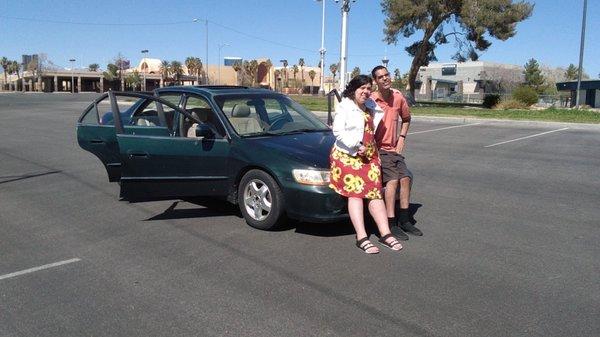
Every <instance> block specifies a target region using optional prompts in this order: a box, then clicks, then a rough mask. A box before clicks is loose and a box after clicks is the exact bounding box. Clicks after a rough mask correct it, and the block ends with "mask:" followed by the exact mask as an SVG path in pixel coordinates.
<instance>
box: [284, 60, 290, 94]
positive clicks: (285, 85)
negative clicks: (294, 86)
mask: <svg viewBox="0 0 600 337" xmlns="http://www.w3.org/2000/svg"><path fill="white" fill-rule="evenodd" d="M287 67H288V61H287V60H283V74H284V77H285V83H284V87H286V88H287V87H289V86H290V84H289V83H288V82H289V78H288V72H287Z"/></svg>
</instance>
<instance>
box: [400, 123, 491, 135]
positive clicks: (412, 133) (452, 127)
mask: <svg viewBox="0 0 600 337" xmlns="http://www.w3.org/2000/svg"><path fill="white" fill-rule="evenodd" d="M479 124H481V123H471V124H463V125H454V126H446V127H444V128H439V129H432V130H425V131H417V132H409V133H408V134H409V135H416V134H417V133H425V132H433V131H440V130H447V129H454V128H462V127H465V126H473V125H479Z"/></svg>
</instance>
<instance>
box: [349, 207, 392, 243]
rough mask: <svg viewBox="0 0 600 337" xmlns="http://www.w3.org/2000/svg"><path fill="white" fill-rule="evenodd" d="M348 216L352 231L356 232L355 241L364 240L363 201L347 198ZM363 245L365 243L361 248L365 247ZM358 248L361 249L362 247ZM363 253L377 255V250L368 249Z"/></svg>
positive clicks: (365, 235) (365, 233)
mask: <svg viewBox="0 0 600 337" xmlns="http://www.w3.org/2000/svg"><path fill="white" fill-rule="evenodd" d="M348 214H349V215H350V221H351V222H352V226H354V231H355V232H356V241H357V242H358V241H359V240H361V239H363V238H366V237H367V231H366V230H365V218H364V213H363V199H361V198H354V197H350V198H348ZM386 221H387V218H386ZM365 244H366V243H363V244H362V245H361V246H365ZM360 248H361V249H363V248H362V247H360ZM363 250H365V249H363ZM365 252H366V253H369V254H373V253H378V252H379V248H377V247H370V248H367V249H366V250H365Z"/></svg>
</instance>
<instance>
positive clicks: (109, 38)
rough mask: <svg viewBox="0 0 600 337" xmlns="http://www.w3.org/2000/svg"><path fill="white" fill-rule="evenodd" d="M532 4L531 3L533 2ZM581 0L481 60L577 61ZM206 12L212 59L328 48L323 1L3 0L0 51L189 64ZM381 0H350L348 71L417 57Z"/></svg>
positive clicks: (332, 49)
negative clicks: (388, 40)
mask: <svg viewBox="0 0 600 337" xmlns="http://www.w3.org/2000/svg"><path fill="white" fill-rule="evenodd" d="M325 1H326V9H325V11H326V18H325V22H326V24H325V31H326V33H325V48H326V49H327V54H326V65H327V66H328V65H329V64H330V63H334V62H337V61H338V60H339V50H340V36H341V15H340V5H339V4H336V3H335V2H334V1H333V0H325ZM529 2H533V1H529ZM582 10H583V0H566V1H565V0H539V1H535V9H534V13H533V15H532V17H531V18H529V19H528V20H526V21H524V22H522V23H520V24H519V25H518V26H517V35H516V36H515V37H513V38H512V39H509V40H508V41H505V42H502V41H498V40H492V41H493V44H492V46H491V47H490V48H489V49H488V51H486V52H485V53H484V54H483V55H482V56H481V60H485V61H493V62H501V63H510V64H516V65H523V64H524V63H525V62H527V60H528V59H530V58H535V59H537V60H538V61H539V62H540V63H541V64H545V65H548V66H552V67H559V66H561V67H566V66H568V64H569V63H574V64H576V65H577V63H578V58H579V42H580V32H581V16H582ZM587 14H588V15H587V26H586V32H587V34H586V35H587V36H586V44H585V55H584V69H585V70H586V72H587V73H588V74H590V75H591V76H592V77H593V78H597V77H599V75H598V74H599V73H600V39H598V37H597V34H598V33H597V32H599V31H600V1H593V0H592V1H588V13H587ZM194 18H199V19H202V20H204V19H205V18H208V20H209V24H208V43H209V55H208V57H209V63H211V64H214V63H216V61H217V56H218V49H219V47H218V46H219V44H229V46H224V47H223V48H222V49H221V57H223V56H240V57H243V58H244V59H252V58H260V57H268V58H270V59H271V60H272V61H273V63H274V64H276V65H279V64H280V63H279V62H278V61H279V60H281V59H287V60H288V62H289V63H290V65H291V64H295V63H297V62H298V59H299V58H301V57H303V58H304V59H305V61H306V64H307V65H314V66H316V65H317V63H318V61H319V54H318V50H319V48H320V45H321V3H319V2H316V1H315V0H189V1H185V0H179V1H178V0H172V1H153V0H149V1H126V0H120V1H115V0H103V1H58V0H52V1H51V0H38V1H14V0H13V1H8V0H0V56H6V57H8V58H10V59H18V60H20V57H21V54H34V53H46V54H47V56H48V59H49V60H51V61H52V62H54V63H55V64H57V65H59V66H65V67H69V62H68V60H69V59H71V58H74V59H76V60H77V62H76V66H77V67H87V65H89V64H90V63H98V64H100V66H101V68H105V67H106V64H107V63H109V62H112V60H113V59H114V58H115V57H116V55H117V54H118V53H121V54H122V55H123V56H125V57H126V58H129V59H130V60H131V61H132V63H135V64H137V62H138V61H139V59H140V58H141V53H140V51H141V50H143V49H147V50H149V53H148V56H149V57H153V58H160V59H166V60H179V61H184V60H185V58H186V57H188V56H197V57H200V58H201V59H202V60H203V61H204V59H205V55H206V47H205V46H206V37H205V36H206V30H205V25H204V22H201V23H193V22H192V20H193V19H194ZM383 20H384V16H383V14H382V12H381V6H380V2H379V1H378V0H357V1H356V2H355V3H354V4H352V7H351V10H350V16H349V29H348V54H349V57H348V68H349V69H350V70H351V69H352V68H353V67H355V66H358V67H360V68H361V70H362V71H363V72H367V71H368V70H370V69H371V68H372V67H373V66H374V65H376V64H379V62H380V59H381V58H382V56H383V55H384V54H385V53H386V50H387V56H388V58H389V59H390V63H389V67H390V68H392V69H393V68H399V69H400V70H401V71H402V72H406V71H407V70H408V68H409V67H410V62H411V59H410V57H409V56H408V55H407V54H406V52H405V51H404V47H405V46H407V45H409V44H410V43H412V42H413V41H414V38H409V39H404V38H400V39H399V41H398V44H397V45H390V46H388V45H386V44H385V43H384V42H383V41H382V39H383V32H382V31H383ZM454 52H455V49H454V47H453V46H452V43H450V44H448V45H445V46H442V47H438V49H437V55H438V59H439V60H440V61H450V57H451V55H452V54H454Z"/></svg>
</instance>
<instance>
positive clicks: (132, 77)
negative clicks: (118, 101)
mask: <svg viewBox="0 0 600 337" xmlns="http://www.w3.org/2000/svg"><path fill="white" fill-rule="evenodd" d="M125 82H126V83H127V84H129V85H130V86H131V87H132V88H133V91H135V90H136V88H137V87H138V85H139V86H140V89H141V84H142V77H141V76H140V73H139V71H137V70H134V71H133V72H132V73H130V74H129V75H127V77H125Z"/></svg>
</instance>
